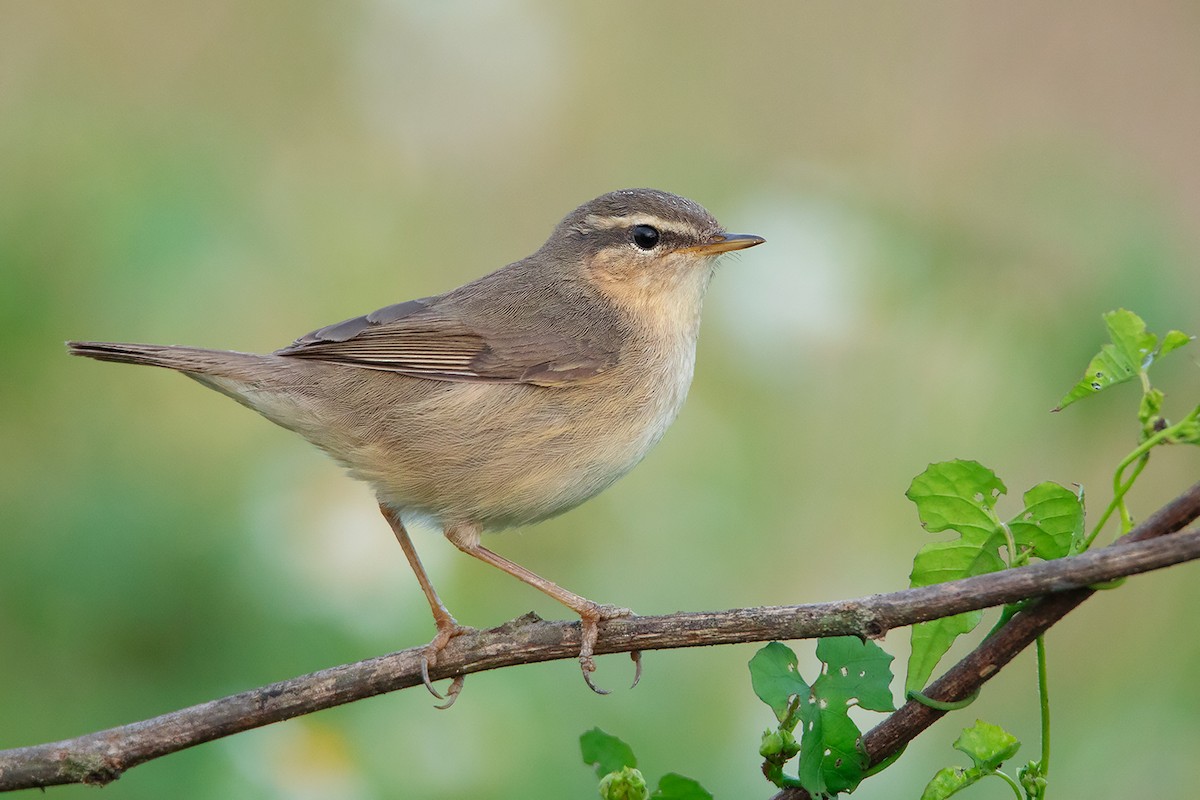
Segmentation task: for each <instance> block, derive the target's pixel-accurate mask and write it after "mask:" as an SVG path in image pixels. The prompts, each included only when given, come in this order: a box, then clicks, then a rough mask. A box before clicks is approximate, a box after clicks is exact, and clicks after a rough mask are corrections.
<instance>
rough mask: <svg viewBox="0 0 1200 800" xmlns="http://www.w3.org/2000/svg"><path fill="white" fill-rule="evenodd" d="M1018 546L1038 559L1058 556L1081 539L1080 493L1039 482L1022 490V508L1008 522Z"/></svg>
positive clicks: (1077, 543) (1047, 559) (1067, 551)
mask: <svg viewBox="0 0 1200 800" xmlns="http://www.w3.org/2000/svg"><path fill="white" fill-rule="evenodd" d="M1008 529H1009V530H1010V531H1012V535H1013V541H1014V542H1015V543H1016V544H1017V547H1018V548H1028V549H1029V550H1030V551H1032V552H1033V554H1034V555H1035V556H1037V557H1038V558H1041V559H1044V560H1046V561H1049V560H1051V559H1055V558H1062V557H1063V556H1065V555H1067V554H1068V553H1070V552H1072V549H1073V548H1074V547H1076V546H1078V545H1079V544H1080V543H1081V542H1082V541H1083V492H1082V491H1080V492H1078V493H1076V492H1073V491H1071V490H1070V489H1068V488H1066V487H1065V486H1059V485H1058V484H1057V483H1051V482H1049V481H1047V482H1046V483H1039V484H1038V485H1037V486H1035V487H1033V488H1032V489H1030V490H1029V491H1028V492H1026V493H1025V510H1024V511H1022V512H1021V513H1020V514H1018V515H1017V516H1015V517H1013V519H1012V520H1011V521H1010V522H1009V523H1008Z"/></svg>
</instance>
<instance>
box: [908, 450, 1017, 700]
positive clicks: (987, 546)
mask: <svg viewBox="0 0 1200 800" xmlns="http://www.w3.org/2000/svg"><path fill="white" fill-rule="evenodd" d="M1007 491H1008V490H1007V489H1006V488H1005V486H1004V483H1003V482H1002V481H1001V480H1000V479H999V478H998V477H996V474H995V473H994V472H992V471H991V470H990V469H988V468H987V467H985V466H983V465H982V464H979V463H978V462H975V461H961V460H958V461H944V462H941V463H938V464H930V465H929V467H928V468H926V470H925V471H924V472H922V473H921V474H920V475H918V476H917V477H915V478H913V481H912V485H911V486H909V488H908V491H907V492H905V495H906V496H907V497H908V498H909V499H910V500H912V501H913V502H914V503H915V504H916V506H917V514H918V516H919V517H920V518H921V523H922V524H923V525H924V526H925V528H926V529H927V530H929V531H932V532H935V533H936V532H939V531H944V530H954V531H957V532H958V533H959V538H958V539H955V540H952V541H949V542H933V543H931V544H927V545H925V546H924V547H922V548H921V549H920V550H919V551H918V552H917V555H916V557H915V558H914V559H913V571H912V574H911V576H910V578H911V583H910V585H911V586H913V587H917V586H929V585H932V584H935V583H943V582H945V581H952V580H956V579H958V578H967V577H971V576H973V575H984V574H986V573H989V572H996V571H998V570H1001V569H1003V568H1004V561H1003V560H1001V558H1000V556H999V552H998V551H999V549H1000V548H1001V547H1002V546H1004V545H1005V544H1006V543H1007V537H1006V536H1005V535H1004V529H1003V527H1002V526H1001V525H1000V522H999V520H998V519H997V518H996V515H995V513H994V512H993V509H994V508H995V506H996V502H997V500H999V498H1000V495H1002V494H1004V493H1006V492H1007ZM982 618H983V615H982V613H981V612H979V611H968V612H966V613H963V614H957V615H955V616H953V617H946V618H944V619H939V620H932V621H930V622H922V623H919V624H917V625H914V626H913V627H912V656H911V657H910V658H909V661H908V675H907V678H906V680H905V689H906V690H908V691H916V690H919V689H921V688H923V687H924V686H925V682H926V681H928V680H929V676H930V675H932V674H933V670H934V668H935V667H936V666H937V664H938V662H939V661H940V660H941V658H942V656H944V655H945V654H946V651H947V650H949V649H950V646H951V645H952V644H953V643H954V640H955V638H957V637H958V636H961V635H962V634H964V633H968V632H970V631H972V630H974V628H975V626H976V625H978V624H979V620H981V619H982Z"/></svg>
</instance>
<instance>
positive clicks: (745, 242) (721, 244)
mask: <svg viewBox="0 0 1200 800" xmlns="http://www.w3.org/2000/svg"><path fill="white" fill-rule="evenodd" d="M765 241H766V239H764V238H763V237H761V236H755V235H754V234H752V233H714V234H713V235H712V236H710V237H708V239H706V240H705V241H704V242H703V243H702V244H694V245H692V246H691V247H681V248H680V249H679V250H677V251H676V252H679V253H699V254H700V255H702V256H715V255H720V254H721V253H728V252H729V251H731V250H745V249H746V248H747V247H754V245H756V244H762V243H763V242H765Z"/></svg>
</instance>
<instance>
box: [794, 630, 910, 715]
mask: <svg viewBox="0 0 1200 800" xmlns="http://www.w3.org/2000/svg"><path fill="white" fill-rule="evenodd" d="M817 658H819V659H821V661H823V662H825V664H826V665H827V666H826V669H825V672H824V673H823V674H822V675H821V677H819V678H817V680H816V682H815V683H814V684H813V692H814V693H815V694H816V695H817V696H818V697H824V698H826V699H828V700H831V701H832V700H834V699H836V700H837V701H838V702H840V703H844V704H846V705H847V706H850V705H857V706H858V707H859V708H865V709H867V710H869V711H895V710H896V706H895V705H894V704H893V702H892V689H891V683H892V670H891V668H890V667H891V663H892V661H893V660H894V658H895V656H893V655H891V654H890V653H888V652H886V651H885V650H884V649H883V648H882V647H880V646H879V645H877V644H875V643H874V642H869V641H868V642H864V641H861V640H860V639H858V638H857V637H854V636H833V637H829V638H825V639H821V640H820V641H818V642H817Z"/></svg>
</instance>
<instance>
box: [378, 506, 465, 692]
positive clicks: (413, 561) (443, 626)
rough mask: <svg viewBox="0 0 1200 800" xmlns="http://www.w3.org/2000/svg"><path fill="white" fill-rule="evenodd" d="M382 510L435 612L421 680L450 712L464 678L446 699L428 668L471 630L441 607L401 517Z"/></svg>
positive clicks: (453, 684) (456, 680) (455, 682)
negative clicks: (448, 646)
mask: <svg viewBox="0 0 1200 800" xmlns="http://www.w3.org/2000/svg"><path fill="white" fill-rule="evenodd" d="M379 510H380V511H381V512H383V518H384V519H386V520H387V521H388V525H390V526H391V528H392V533H394V534H396V541H398V542H399V543H400V547H401V549H403V550H404V555H405V556H406V557H407V558H408V565H409V566H410V567H412V571H413V572H414V573H415V574H416V576H417V582H418V583H420V584H421V591H423V592H424V593H425V599H426V600H428V601H429V608H430V610H432V611H433V623H434V625H436V626H437V635H436V636H434V637H433V641H431V642H430V643H429V644H428V645H426V646H425V649H424V650H423V651H422V653H421V680H422V681H424V683H425V688H426V689H428V690H429V693H430V694H432V695H433V696H434V697H436V698H437V699H438V700H445V701H446V702H445V703H444V704H442V705H440V706H436V708H440V709H447V708H449V707H450V706H452V705H454V701H455V700H457V699H458V695H459V693H460V692H461V691H462V687H463V676H462V675H458V676H456V677H455V678H454V680H452V681H451V682H450V688H449V689H448V690H447V691H446V695H445V696H444V697H443V696H442V695H441V694H440V693H439V692H438V690H437V689H435V688H433V681H431V680H430V679H429V665H430V664H436V663H437V656H438V653H440V652H442V650H443V649H444V648H445V647H446V645H447V644H448V643H449V642H450V640H451V639H453V638H454V637H455V636H458V635H460V634H463V633H469V632H470V631H471V630H472V629H471V628H468V627H466V626H464V625H459V624H458V621H457V620H456V619H454V617H453V616H451V614H450V612H449V611H448V610H446V606H445V605H443V604H442V599H441V598H440V597H438V593H437V591H436V590H435V589H434V588H433V584H432V583H431V582H430V581H429V575H427V574H426V572H425V567H423V566H422V565H421V559H420V558H419V557H418V556H417V549H416V548H415V547H413V543H412V540H411V539H409V538H408V531H406V530H405V529H404V524H403V523H402V522H401V521H400V514H399V513H398V512H397V511H395V510H394V509H391V508H389V507H387V506H385V505H383V504H380V506H379Z"/></svg>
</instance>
